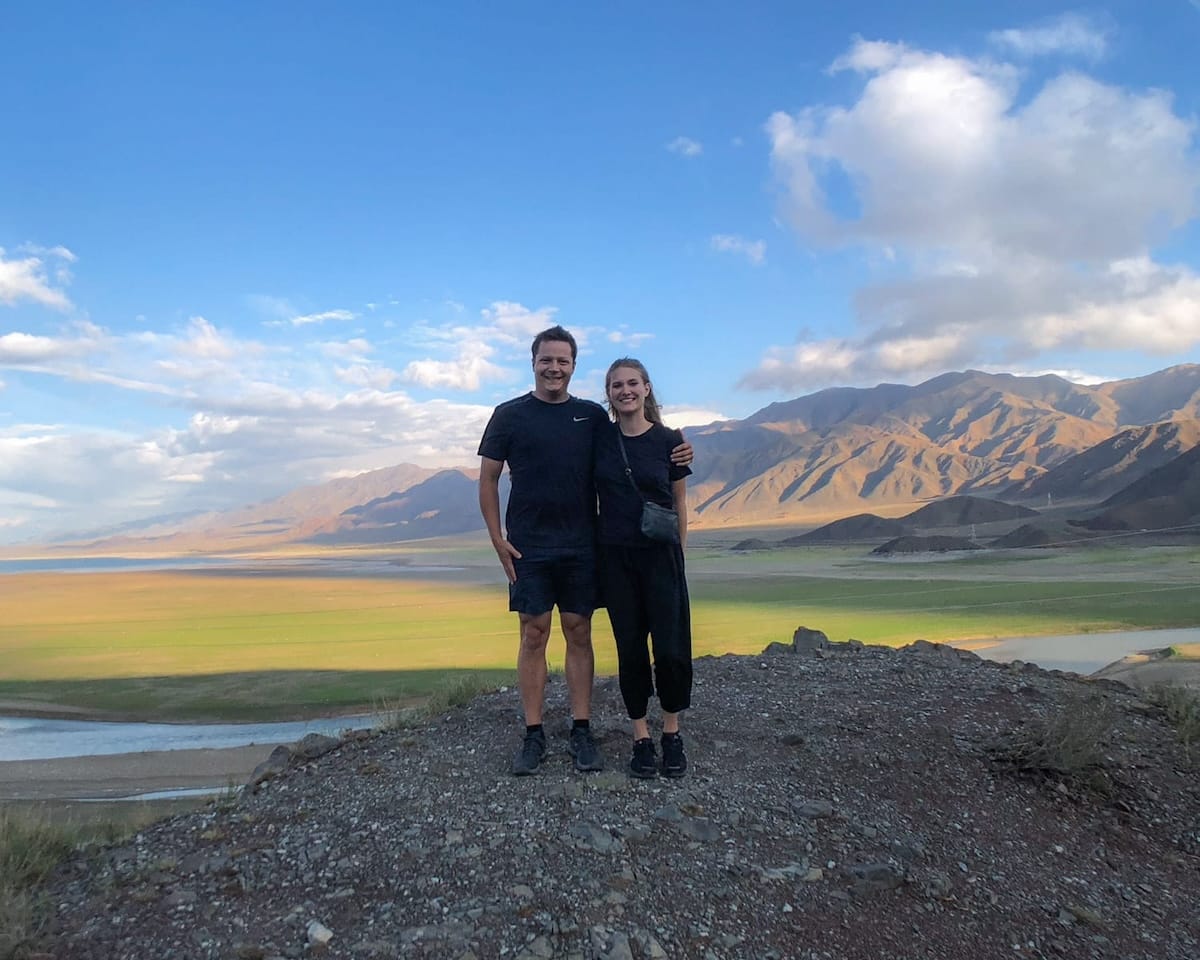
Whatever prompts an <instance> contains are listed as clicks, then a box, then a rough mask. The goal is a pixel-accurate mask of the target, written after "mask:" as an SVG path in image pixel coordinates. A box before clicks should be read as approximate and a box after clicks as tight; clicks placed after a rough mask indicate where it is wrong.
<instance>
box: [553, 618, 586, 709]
mask: <svg viewBox="0 0 1200 960" xmlns="http://www.w3.org/2000/svg"><path fill="white" fill-rule="evenodd" d="M559 619H560V620H561V621H562V631H563V638H564V639H565V640H566V641H567V653H566V657H565V658H564V663H563V672H564V673H566V675H567V694H568V696H570V698H571V716H573V717H574V718H575V719H576V720H587V719H589V718H590V717H591V715H592V679H593V677H594V675H595V673H596V656H595V653H594V652H593V650H592V618H591V617H585V616H582V615H580V614H578V613H562V612H561V611H560V613H559ZM548 631H549V625H547V632H548ZM544 646H545V644H544V642H543V647H544ZM543 676H544V674H543Z"/></svg>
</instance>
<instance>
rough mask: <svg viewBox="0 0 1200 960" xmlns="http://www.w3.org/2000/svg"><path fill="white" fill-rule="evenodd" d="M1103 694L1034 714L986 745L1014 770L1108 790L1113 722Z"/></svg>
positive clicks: (1110, 787)
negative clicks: (1037, 717)
mask: <svg viewBox="0 0 1200 960" xmlns="http://www.w3.org/2000/svg"><path fill="white" fill-rule="evenodd" d="M1115 720H1116V718H1115V716H1114V713H1113V710H1112V707H1111V706H1110V705H1109V704H1108V703H1107V702H1106V701H1105V700H1103V699H1102V698H1099V697H1089V698H1082V697H1079V698H1073V699H1071V700H1069V701H1067V702H1066V703H1064V704H1063V705H1062V706H1061V707H1059V709H1058V710H1057V711H1056V712H1054V713H1053V714H1051V715H1050V716H1048V717H1047V718H1045V719H1044V720H1030V721H1029V722H1027V723H1025V724H1024V725H1023V726H1021V727H1018V728H1017V729H1016V730H1013V731H1011V732H1010V733H1008V734H1005V735H1003V736H1001V737H1000V738H998V739H997V740H996V741H994V742H993V743H992V744H990V745H989V747H988V753H989V754H990V755H991V757H992V759H993V760H994V761H995V762H996V763H997V764H998V765H999V766H1000V767H1001V768H1002V769H1005V770H1008V771H1010V772H1012V773H1016V774H1023V775H1027V776H1036V777H1045V778H1048V779H1052V780H1056V781H1059V782H1067V783H1070V784H1073V785H1075V786H1076V787H1081V788H1083V789H1085V790H1087V791H1089V792H1091V793H1096V794H1099V795H1101V796H1105V797H1107V796H1110V795H1111V794H1112V791H1113V782H1112V779H1111V777H1110V776H1109V773H1108V769H1107V767H1108V764H1107V759H1106V756H1105V749H1106V746H1107V745H1108V743H1109V742H1110V740H1111V737H1112V733H1113V729H1114V726H1115Z"/></svg>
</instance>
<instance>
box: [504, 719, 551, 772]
mask: <svg viewBox="0 0 1200 960" xmlns="http://www.w3.org/2000/svg"><path fill="white" fill-rule="evenodd" d="M545 755H546V734H545V733H544V732H543V731H541V730H534V731H533V732H532V733H527V734H525V739H524V740H523V741H521V749H520V750H518V751H517V755H516V756H515V757H513V763H512V772H513V773H514V774H515V775H516V776H518V777H527V776H529V775H530V774H531V773H537V768H538V767H539V766H541V763H542V757H544V756H545Z"/></svg>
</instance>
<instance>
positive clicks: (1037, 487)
mask: <svg viewBox="0 0 1200 960" xmlns="http://www.w3.org/2000/svg"><path fill="white" fill-rule="evenodd" d="M1198 443H1200V420H1168V421H1165V422H1163V423H1152V424H1150V425H1149V426H1145V427H1131V428H1129V429H1128V430H1122V431H1121V432H1119V433H1116V434H1114V435H1113V436H1111V437H1109V438H1108V439H1106V440H1104V441H1102V442H1100V443H1098V444H1096V446H1094V447H1090V448H1088V449H1087V450H1084V451H1083V452H1082V453H1078V454H1076V455H1075V456H1073V457H1069V458H1068V459H1067V460H1065V461H1063V462H1062V463H1060V464H1059V465H1058V466H1057V467H1054V468H1052V469H1050V470H1047V471H1046V472H1045V473H1043V474H1040V475H1039V476H1037V477H1033V478H1031V479H1029V480H1026V481H1024V482H1022V483H1019V484H1015V485H1014V486H1013V487H1010V488H1009V489H1007V490H1005V491H1004V496H1005V497H1008V498H1010V499H1013V500H1018V501H1021V500H1024V501H1029V502H1033V503H1037V504H1046V503H1053V502H1058V503H1060V504H1062V503H1070V502H1079V501H1083V502H1088V503H1097V502H1099V501H1101V500H1104V499H1105V498H1107V497H1110V496H1112V495H1113V494H1115V493H1118V492H1119V491H1121V490H1122V489H1124V488H1125V487H1127V486H1129V485H1130V484H1131V483H1133V482H1134V481H1136V480H1140V479H1141V478H1142V477H1144V476H1146V474H1148V473H1150V472H1152V471H1154V470H1156V469H1158V468H1159V467H1161V466H1165V465H1166V464H1168V463H1170V462H1171V461H1172V460H1174V459H1175V458H1176V457H1178V456H1179V455H1180V454H1182V453H1184V452H1185V451H1187V450H1188V449H1190V448H1191V447H1194V446H1196V444H1198Z"/></svg>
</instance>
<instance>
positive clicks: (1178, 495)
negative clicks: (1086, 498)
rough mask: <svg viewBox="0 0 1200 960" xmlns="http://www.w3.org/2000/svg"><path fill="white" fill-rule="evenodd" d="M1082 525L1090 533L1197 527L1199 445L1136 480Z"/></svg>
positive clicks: (1199, 498)
mask: <svg viewBox="0 0 1200 960" xmlns="http://www.w3.org/2000/svg"><path fill="white" fill-rule="evenodd" d="M1101 506H1102V507H1104V508H1105V509H1104V510H1103V511H1102V512H1101V513H1100V514H1098V515H1097V516H1095V517H1092V518H1091V519H1089V520H1088V521H1086V522H1084V523H1081V524H1080V526H1083V527H1086V528H1088V529H1090V530H1153V529H1164V528H1169V527H1184V526H1189V525H1195V524H1200V446H1196V447H1193V448H1192V449H1191V450H1189V451H1188V452H1187V453H1184V454H1182V455H1181V456H1178V457H1176V458H1175V459H1174V460H1172V461H1170V462H1169V463H1167V464H1164V465H1163V466H1161V467H1159V468H1158V469H1157V470H1154V471H1153V472H1151V473H1149V474H1147V475H1146V476H1144V477H1142V478H1141V479H1140V480H1137V481H1135V482H1134V483H1132V484H1130V485H1129V486H1128V487H1125V488H1124V489H1123V490H1121V491H1119V492H1118V493H1116V494H1114V495H1113V496H1111V497H1109V498H1108V499H1107V500H1105V501H1104V503H1102V504H1101Z"/></svg>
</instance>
